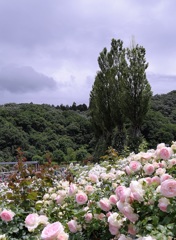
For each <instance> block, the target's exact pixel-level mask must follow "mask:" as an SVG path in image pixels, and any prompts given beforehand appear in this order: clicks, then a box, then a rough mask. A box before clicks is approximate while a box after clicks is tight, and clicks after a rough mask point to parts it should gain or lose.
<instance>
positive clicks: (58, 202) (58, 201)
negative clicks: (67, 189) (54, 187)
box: [55, 195, 65, 204]
mask: <svg viewBox="0 0 176 240" xmlns="http://www.w3.org/2000/svg"><path fill="white" fill-rule="evenodd" d="M64 198H65V197H63V196H61V195H58V196H57V197H56V199H55V200H56V202H57V204H62V203H63V201H64Z"/></svg>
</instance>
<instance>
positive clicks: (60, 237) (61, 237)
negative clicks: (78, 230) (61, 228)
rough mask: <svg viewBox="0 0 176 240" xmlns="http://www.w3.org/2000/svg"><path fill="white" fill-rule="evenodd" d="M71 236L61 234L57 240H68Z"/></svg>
mask: <svg viewBox="0 0 176 240" xmlns="http://www.w3.org/2000/svg"><path fill="white" fill-rule="evenodd" d="M68 238H69V235H68V234H67V233H65V232H62V233H59V235H58V236H57V240H68Z"/></svg>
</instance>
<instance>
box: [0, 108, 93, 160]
mask: <svg viewBox="0 0 176 240" xmlns="http://www.w3.org/2000/svg"><path fill="white" fill-rule="evenodd" d="M85 106H86V105H85ZM85 106H84V108H83V109H86V108H85ZM0 132H1V135H0V150H1V154H0V161H15V160H16V149H17V148H18V147H21V148H22V150H23V152H24V154H25V156H26V158H27V159H28V160H36V159H37V160H39V161H40V162H43V161H44V159H45V155H46V154H47V153H48V152H50V155H51V156H52V155H53V160H54V161H55V162H57V163H59V162H61V161H65V158H66V155H67V149H68V148H73V150H74V151H75V154H76V151H77V150H78V149H80V148H81V147H83V148H84V149H85V152H86V154H83V155H84V157H85V155H86V156H87V155H88V154H90V153H91V152H92V149H91V144H89V142H90V141H92V137H93V134H92V131H91V124H90V121H89V119H88V116H87V112H84V111H83V110H82V111H80V110H77V111H73V110H70V109H68V110H67V111H66V110H61V109H59V107H53V106H50V105H45V104H42V105H37V104H5V105H3V106H0ZM79 153H80V150H79V151H78V155H79ZM72 160H74V159H72ZM79 160H82V159H80V158H79Z"/></svg>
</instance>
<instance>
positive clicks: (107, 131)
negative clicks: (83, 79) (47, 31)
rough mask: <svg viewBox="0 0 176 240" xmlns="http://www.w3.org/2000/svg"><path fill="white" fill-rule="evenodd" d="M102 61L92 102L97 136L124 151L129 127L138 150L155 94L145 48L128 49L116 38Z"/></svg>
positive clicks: (133, 145) (102, 57) (101, 57)
mask: <svg viewBox="0 0 176 240" xmlns="http://www.w3.org/2000/svg"><path fill="white" fill-rule="evenodd" d="M98 64H99V67H100V70H99V71H98V72H97V75H96V77H95V82H94V85H93V88H92V91H91V93H90V105H89V109H90V115H91V120H92V124H93V126H94V129H95V133H96V137H97V139H103V140H104V143H105V144H104V147H106V149H107V147H108V146H113V147H115V148H116V149H117V150H118V151H122V149H123V147H124V144H125V140H126V133H125V130H127V131H128V134H129V139H130V141H131V142H129V145H131V146H132V148H131V150H135V149H136V147H138V145H139V143H140V142H139V141H138V140H139V139H140V138H139V137H140V128H141V125H142V123H143V120H144V118H145V115H146V113H147V111H148V109H149V102H150V99H151V96H152V92H151V87H150V85H149V83H148V81H147V78H146V73H145V71H146V69H147V67H148V63H146V59H145V49H144V48H143V47H141V46H138V45H136V46H134V45H133V46H132V47H131V48H126V49H125V48H124V47H123V42H122V41H121V40H115V39H112V41H111V49H110V51H109V52H108V51H107V49H106V48H104V49H103V51H102V52H101V53H100V56H99V57H98ZM126 123H128V124H127V126H126ZM129 125H130V127H129ZM129 130H130V131H129ZM98 144H99V141H98V143H97V145H98ZM102 150H103V149H102Z"/></svg>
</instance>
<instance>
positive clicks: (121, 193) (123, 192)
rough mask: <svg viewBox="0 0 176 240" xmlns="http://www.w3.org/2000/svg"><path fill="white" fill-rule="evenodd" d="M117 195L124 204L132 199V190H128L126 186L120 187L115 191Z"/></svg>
mask: <svg viewBox="0 0 176 240" xmlns="http://www.w3.org/2000/svg"><path fill="white" fill-rule="evenodd" d="M115 193H116V195H117V197H118V199H120V201H122V202H124V201H126V200H128V199H129V198H130V195H131V190H130V188H126V187H125V186H118V187H117V188H116V190H115Z"/></svg>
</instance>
